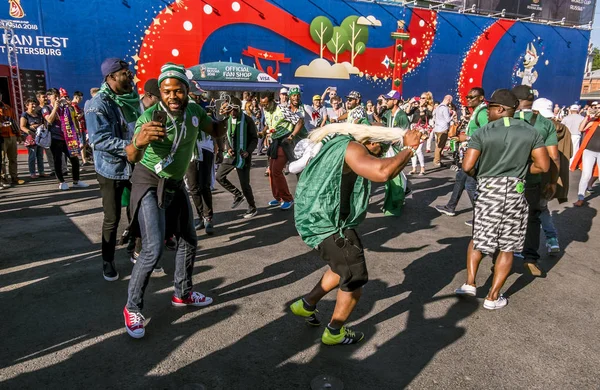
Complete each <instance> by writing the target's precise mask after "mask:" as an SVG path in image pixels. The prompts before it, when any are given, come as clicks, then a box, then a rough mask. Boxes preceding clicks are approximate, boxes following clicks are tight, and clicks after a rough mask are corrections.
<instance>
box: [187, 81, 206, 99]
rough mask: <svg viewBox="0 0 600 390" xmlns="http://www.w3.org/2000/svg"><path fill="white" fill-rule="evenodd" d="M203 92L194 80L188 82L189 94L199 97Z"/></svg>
mask: <svg viewBox="0 0 600 390" xmlns="http://www.w3.org/2000/svg"><path fill="white" fill-rule="evenodd" d="M204 92H206V91H205V90H203V89H202V88H200V86H199V85H198V83H197V82H196V81H194V80H190V93H191V94H193V95H196V96H201V95H202V94H203V93H204Z"/></svg>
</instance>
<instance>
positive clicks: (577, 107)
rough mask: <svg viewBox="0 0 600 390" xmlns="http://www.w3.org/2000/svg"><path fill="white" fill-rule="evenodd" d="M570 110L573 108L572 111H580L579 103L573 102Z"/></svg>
mask: <svg viewBox="0 0 600 390" xmlns="http://www.w3.org/2000/svg"><path fill="white" fill-rule="evenodd" d="M569 110H571V111H579V106H578V105H577V104H573V105H572V106H571V107H569Z"/></svg>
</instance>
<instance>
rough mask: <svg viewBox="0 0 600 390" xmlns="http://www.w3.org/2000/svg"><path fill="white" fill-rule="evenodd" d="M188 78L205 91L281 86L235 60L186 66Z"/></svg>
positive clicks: (260, 89) (268, 89)
mask: <svg viewBox="0 0 600 390" xmlns="http://www.w3.org/2000/svg"><path fill="white" fill-rule="evenodd" d="M188 71H189V72H191V73H192V74H191V75H189V74H188V77H189V76H191V77H190V79H192V80H194V81H196V82H197V84H198V85H199V86H200V88H202V89H204V90H207V91H252V92H261V91H276V90H278V89H280V88H283V85H281V84H280V83H278V82H277V80H275V79H274V78H272V77H271V76H269V75H268V74H266V73H264V72H261V71H259V70H258V69H255V68H253V67H251V66H248V65H244V64H237V63H235V62H209V63H206V64H199V65H195V66H192V67H191V68H188Z"/></svg>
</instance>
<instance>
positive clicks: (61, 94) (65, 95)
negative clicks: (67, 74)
mask: <svg viewBox="0 0 600 390" xmlns="http://www.w3.org/2000/svg"><path fill="white" fill-rule="evenodd" d="M58 91H59V94H60V97H68V96H69V93H68V92H67V90H66V89H64V88H59V89H58Z"/></svg>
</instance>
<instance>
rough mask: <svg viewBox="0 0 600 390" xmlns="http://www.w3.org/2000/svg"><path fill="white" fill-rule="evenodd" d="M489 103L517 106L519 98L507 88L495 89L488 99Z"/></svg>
mask: <svg viewBox="0 0 600 390" xmlns="http://www.w3.org/2000/svg"><path fill="white" fill-rule="evenodd" d="M489 103H490V104H499V105H501V106H505V107H510V108H517V106H518V105H519V99H518V98H517V97H516V96H515V94H514V93H513V92H511V91H509V90H508V89H497V90H495V91H494V93H493V94H492V97H490V99H489Z"/></svg>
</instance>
